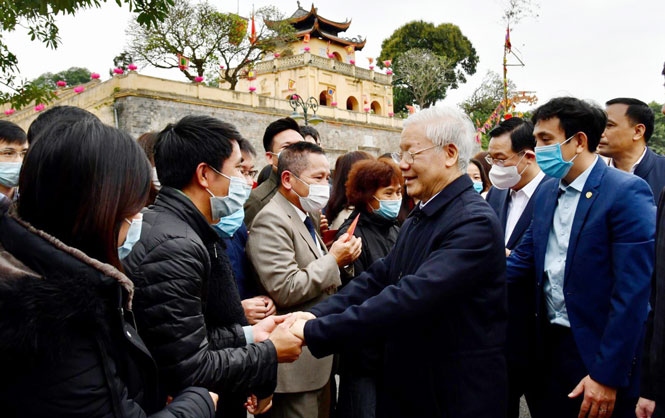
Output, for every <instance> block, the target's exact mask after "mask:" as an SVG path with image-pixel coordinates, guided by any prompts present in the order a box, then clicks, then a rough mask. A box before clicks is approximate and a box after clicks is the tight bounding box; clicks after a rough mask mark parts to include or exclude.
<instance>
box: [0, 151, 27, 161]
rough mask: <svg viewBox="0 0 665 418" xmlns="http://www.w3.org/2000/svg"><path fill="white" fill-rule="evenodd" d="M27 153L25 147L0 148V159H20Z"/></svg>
mask: <svg viewBox="0 0 665 418" xmlns="http://www.w3.org/2000/svg"><path fill="white" fill-rule="evenodd" d="M27 153H28V150H27V149H22V150H17V149H14V148H2V149H0V159H2V160H4V161H9V160H22V159H23V158H25V155H26V154H27Z"/></svg>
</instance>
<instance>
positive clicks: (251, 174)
mask: <svg viewBox="0 0 665 418" xmlns="http://www.w3.org/2000/svg"><path fill="white" fill-rule="evenodd" d="M240 173H241V174H242V175H243V176H246V177H251V178H256V175H257V174H259V171H258V170H249V171H246V170H242V171H241V172H240Z"/></svg>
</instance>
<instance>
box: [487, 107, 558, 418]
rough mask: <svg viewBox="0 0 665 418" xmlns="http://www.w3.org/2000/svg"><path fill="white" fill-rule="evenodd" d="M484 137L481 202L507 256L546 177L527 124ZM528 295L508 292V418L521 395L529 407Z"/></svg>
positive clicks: (511, 123) (517, 122)
mask: <svg viewBox="0 0 665 418" xmlns="http://www.w3.org/2000/svg"><path fill="white" fill-rule="evenodd" d="M489 136H490V142H489V148H488V151H489V152H488V155H487V156H486V157H485V159H486V160H487V162H488V163H490V164H491V165H492V168H491V170H490V172H489V177H490V181H491V182H492V188H491V189H490V190H489V193H487V197H486V200H487V203H489V204H490V206H492V209H494V211H495V212H496V214H497V215H498V216H499V222H501V227H502V228H503V232H504V238H505V244H506V256H508V255H509V254H510V251H512V250H513V249H514V248H515V247H516V246H517V244H518V243H519V242H520V240H521V239H522V236H523V235H524V232H526V230H527V228H528V227H529V225H530V224H531V217H532V216H533V199H532V198H533V196H534V195H535V194H537V193H538V192H539V191H540V190H541V186H542V185H543V183H544V182H545V181H544V180H545V179H546V177H545V174H544V173H543V172H542V171H541V170H540V168H539V167H538V164H537V163H536V154H535V152H534V148H535V146H536V139H535V138H534V137H533V123H531V121H527V120H524V119H522V118H518V117H514V118H510V119H506V120H504V121H503V122H501V123H499V125H497V126H496V127H495V128H494V129H492V130H491V131H490V133H489ZM547 180H549V181H554V179H552V178H547ZM532 294H533V287H528V286H527V287H520V286H508V315H509V316H508V336H507V339H506V362H507V365H508V418H518V417H519V414H520V398H521V397H522V395H525V397H526V400H527V402H528V403H530V400H531V396H530V392H529V390H528V389H529V387H530V384H529V375H530V368H529V362H528V358H529V342H530V340H531V330H532V328H533V327H532V322H533V314H531V315H530V313H531V311H532V310H533V308H532V305H533V298H532V297H531V296H532Z"/></svg>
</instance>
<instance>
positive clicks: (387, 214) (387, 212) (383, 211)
mask: <svg viewBox="0 0 665 418" xmlns="http://www.w3.org/2000/svg"><path fill="white" fill-rule="evenodd" d="M372 197H373V198H374V199H376V200H377V201H378V202H379V208H378V209H374V213H376V214H377V215H379V216H381V217H382V218H385V219H390V220H393V219H397V215H398V214H399V208H400V207H401V206H402V201H401V200H380V199H378V198H377V197H376V196H372Z"/></svg>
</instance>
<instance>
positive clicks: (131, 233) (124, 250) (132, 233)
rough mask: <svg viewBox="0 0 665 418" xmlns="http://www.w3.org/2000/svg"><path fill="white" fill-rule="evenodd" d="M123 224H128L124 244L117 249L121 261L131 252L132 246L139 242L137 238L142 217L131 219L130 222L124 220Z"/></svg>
mask: <svg viewBox="0 0 665 418" xmlns="http://www.w3.org/2000/svg"><path fill="white" fill-rule="evenodd" d="M125 222H127V223H129V229H128V230H127V237H126V238H125V242H123V243H122V245H121V246H120V247H118V257H119V258H120V259H121V260H122V259H123V258H125V257H127V256H128V255H129V253H130V252H131V251H132V248H134V244H136V243H137V242H138V241H139V238H141V226H142V225H143V215H141V216H140V217H139V218H137V219H132V220H131V221H130V220H129V219H125Z"/></svg>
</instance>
